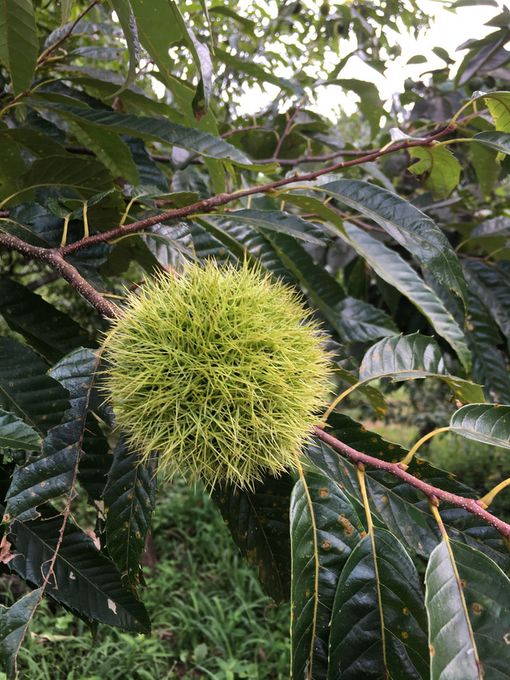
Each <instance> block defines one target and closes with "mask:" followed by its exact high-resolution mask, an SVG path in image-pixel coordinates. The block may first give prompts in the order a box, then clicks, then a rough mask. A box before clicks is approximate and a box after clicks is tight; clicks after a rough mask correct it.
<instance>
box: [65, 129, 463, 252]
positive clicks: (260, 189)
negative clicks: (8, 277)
mask: <svg viewBox="0 0 510 680" xmlns="http://www.w3.org/2000/svg"><path fill="white" fill-rule="evenodd" d="M454 129H455V126H454V125H447V126H446V127H444V128H443V129H442V130H440V131H439V132H436V133H435V134H434V135H430V136H429V137H424V138H422V139H412V140H408V139H406V140H403V141H401V142H396V143H395V144H392V145H391V146H390V147H387V148H382V149H376V150H375V151H372V152H370V153H368V154H366V155H365V156H362V157H360V158H354V159H352V160H350V161H342V162H340V163H335V164H334V165H329V166H327V167H325V168H321V169H320V170H315V171H313V172H307V173H303V174H301V175H297V174H296V175H293V176H292V177H283V178H282V179H278V180H275V181H273V182H268V183H267V184H260V185H257V186H253V187H248V188H246V189H240V190H238V191H233V192H232V193H223V194H217V195H216V196H212V197H211V198H205V199H203V200H201V201H197V202H196V203H192V204H190V205H186V206H184V207H182V208H175V209H173V210H167V211H165V212H162V213H159V214H157V215H151V216H150V217H146V218H145V219H142V220H138V221H136V222H133V223H132V224H129V225H127V226H119V227H115V228H114V229H110V230H108V231H103V232H101V233H99V234H94V235H93V236H88V237H86V238H82V239H80V240H79V241H75V242H74V243H70V244H69V245H67V246H65V247H64V248H61V249H60V250H59V252H60V254H61V255H64V256H65V255H70V254H71V253H74V252H76V251H77V250H81V249H82V248H88V247H89V246H92V245H95V244H97V243H105V242H107V241H110V240H112V239H116V238H119V237H120V236H125V235H126V234H136V233H138V232H140V231H144V230H145V229H148V228H149V227H152V226H154V225H155V224H158V223H160V222H165V221H168V220H174V219H183V218H185V217H189V216H190V215H193V214H194V213H204V212H210V211H211V210H214V208H218V207H220V206H223V205H226V204H227V203H231V202H232V201H236V200H238V199H240V198H244V197H245V196H252V195H254V194H263V193H270V192H272V191H274V190H276V189H279V188H280V187H283V186H287V185H289V184H296V183H298V182H310V181H313V180H315V179H317V178H318V177H321V176H322V175H326V174H328V173H330V172H335V171H336V170H342V169H345V168H350V167H352V166H355V165H362V164H363V163H369V162H370V161H374V160H376V159H377V158H380V157H381V156H385V155H387V154H390V153H394V152H395V151H400V150H402V149H409V148H411V147H414V146H431V145H432V144H434V142H435V141H436V140H437V139H439V138H440V137H443V136H445V135H447V134H448V133H450V132H452V131H453V130H454Z"/></svg>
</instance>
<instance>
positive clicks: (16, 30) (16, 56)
mask: <svg viewBox="0 0 510 680" xmlns="http://www.w3.org/2000/svg"><path fill="white" fill-rule="evenodd" d="M38 49H39V44H38V40H37V29H36V25H35V15H34V8H33V5H32V2H31V0H0V61H1V62H2V63H3V65H4V66H6V67H7V69H8V70H9V72H10V74H11V78H12V87H13V90H14V94H15V95H18V94H21V93H22V92H24V91H25V90H28V88H29V87H30V85H31V83H32V78H33V75H34V71H35V64H36V61H37V52H38Z"/></svg>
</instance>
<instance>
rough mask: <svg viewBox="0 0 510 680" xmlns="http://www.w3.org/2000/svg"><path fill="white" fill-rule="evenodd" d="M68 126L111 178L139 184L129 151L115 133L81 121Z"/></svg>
mask: <svg viewBox="0 0 510 680" xmlns="http://www.w3.org/2000/svg"><path fill="white" fill-rule="evenodd" d="M69 124H70V128H71V132H72V133H73V134H74V136H75V137H76V139H77V140H78V142H79V143H80V144H83V146H85V147H86V148H87V149H90V150H91V151H93V152H94V153H95V155H96V157H97V158H98V159H99V160H100V161H101V163H103V165H104V166H105V167H106V168H107V169H108V170H109V171H110V172H111V174H112V176H113V177H115V178H118V177H120V178H123V179H126V180H127V181H128V182H129V183H130V184H134V185H137V184H139V182H140V176H139V174H138V169H137V167H136V165H135V162H134V160H133V156H132V155H131V151H130V149H129V147H128V145H127V144H126V142H124V141H123V140H122V139H121V138H120V137H119V135H118V134H117V133H115V132H112V131H110V130H108V128H106V127H102V126H100V125H89V124H88V123H84V122H82V121H80V122H77V121H69Z"/></svg>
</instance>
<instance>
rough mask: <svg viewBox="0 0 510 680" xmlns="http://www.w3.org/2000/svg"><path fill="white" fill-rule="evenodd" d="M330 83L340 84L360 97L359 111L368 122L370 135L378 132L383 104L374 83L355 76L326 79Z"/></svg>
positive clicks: (373, 135)
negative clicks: (357, 78)
mask: <svg viewBox="0 0 510 680" xmlns="http://www.w3.org/2000/svg"><path fill="white" fill-rule="evenodd" d="M328 82H329V84H331V85H340V86H341V87H343V88H344V89H346V90H351V92H354V93H355V94H357V95H358V97H359V98H360V105H359V108H360V111H361V113H362V114H363V116H364V117H365V118H366V119H367V120H368V122H369V123H370V130H371V133H372V137H375V136H376V135H377V133H378V132H379V122H380V120H381V114H382V113H383V112H384V111H383V104H382V101H381V99H380V97H379V90H378V89H377V87H376V86H375V85H374V83H367V82H365V81H364V80H356V79H355V78H344V79H341V80H333V81H328Z"/></svg>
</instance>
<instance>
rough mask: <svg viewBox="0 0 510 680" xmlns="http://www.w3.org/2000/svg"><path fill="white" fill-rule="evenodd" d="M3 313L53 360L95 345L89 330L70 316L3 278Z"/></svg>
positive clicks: (0, 311)
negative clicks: (74, 350) (89, 336)
mask: <svg viewBox="0 0 510 680" xmlns="http://www.w3.org/2000/svg"><path fill="white" fill-rule="evenodd" d="M0 314H2V316H3V317H4V319H5V320H6V321H7V323H8V324H9V326H10V327H11V328H12V330H14V331H17V332H18V333H20V334H21V335H23V337H24V338H25V339H26V340H27V342H29V343H30V344H31V345H32V347H33V348H34V349H36V350H37V351H38V352H40V353H41V354H42V355H44V356H45V357H46V358H47V359H48V360H49V361H56V360H58V359H60V358H61V357H62V356H63V355H64V354H67V353H68V352H71V351H72V350H73V349H76V347H79V346H80V345H87V344H91V341H90V340H89V339H88V338H87V335H86V333H85V331H84V330H83V329H82V328H81V327H80V326H78V324H77V323H76V322H75V321H73V320H72V319H71V318H69V317H68V316H67V314H64V313H63V312H61V311H59V310H58V309H57V308H56V307H53V305H50V304H49V303H48V302H46V301H45V300H43V298H42V297H40V296H39V295H36V294H35V293H32V292H31V291H30V290H29V289H28V288H27V287H26V286H22V285H21V284H19V283H16V282H15V281H11V280H9V279H0Z"/></svg>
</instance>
